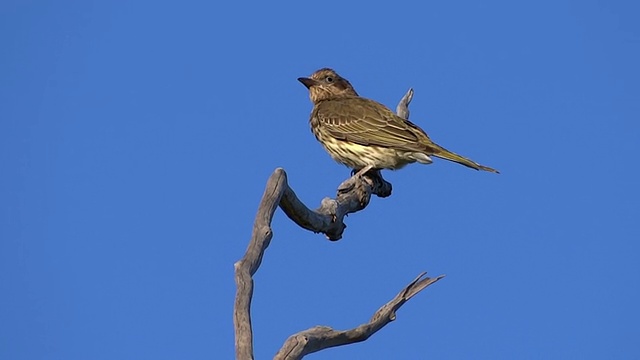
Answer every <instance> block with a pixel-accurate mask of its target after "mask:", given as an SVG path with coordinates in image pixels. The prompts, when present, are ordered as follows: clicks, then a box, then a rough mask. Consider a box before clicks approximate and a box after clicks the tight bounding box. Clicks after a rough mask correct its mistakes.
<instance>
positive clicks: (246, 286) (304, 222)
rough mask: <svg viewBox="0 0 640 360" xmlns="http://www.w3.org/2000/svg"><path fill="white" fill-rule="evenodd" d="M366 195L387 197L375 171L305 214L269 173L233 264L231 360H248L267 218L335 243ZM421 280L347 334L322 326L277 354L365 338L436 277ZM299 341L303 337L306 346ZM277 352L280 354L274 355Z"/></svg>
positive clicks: (403, 106) (404, 106) (403, 104)
mask: <svg viewBox="0 0 640 360" xmlns="http://www.w3.org/2000/svg"><path fill="white" fill-rule="evenodd" d="M412 97H413V90H412V89H409V91H408V92H407V94H405V96H404V97H403V98H402V100H400V103H399V104H398V107H397V112H398V114H399V115H400V116H402V117H404V118H407V117H408V116H409V108H408V106H409V103H410V102H411V99H412ZM372 194H374V195H376V196H379V197H387V196H389V195H391V184H390V183H388V182H387V181H385V180H384V179H383V178H382V175H381V174H380V172H379V171H377V170H375V169H374V170H372V169H368V168H365V169H362V170H361V171H359V172H358V173H356V174H354V175H353V176H351V177H350V178H349V179H347V180H345V181H344V182H343V183H342V184H340V186H338V191H337V195H336V198H335V199H331V198H324V199H323V200H322V202H321V204H320V207H319V208H318V209H316V210H310V209H309V208H308V207H307V206H305V205H304V204H303V203H302V202H301V201H300V200H299V199H298V197H297V196H296V194H295V192H294V191H293V190H292V189H291V188H290V187H289V185H288V183H287V174H286V173H285V171H284V170H283V169H281V168H278V169H276V170H275V171H274V172H273V174H271V176H270V177H269V180H268V181H267V186H266V188H265V191H264V194H263V195H262V200H261V201H260V205H259V207H258V212H257V214H256V218H255V221H254V225H253V232H252V234H251V240H250V242H249V245H248V247H247V251H246V253H245V254H244V256H243V257H242V259H240V260H239V261H238V262H236V263H235V264H234V267H235V280H236V286H237V290H236V298H235V303H234V313H233V323H234V329H235V338H236V344H235V347H236V358H237V359H242V360H245V359H253V330H252V327H251V299H252V297H253V275H254V274H255V273H256V271H257V270H258V267H260V263H261V262H262V257H263V255H264V252H265V250H266V249H267V247H268V246H269V243H270V241H271V238H272V236H273V232H272V230H271V220H272V219H273V214H274V212H275V211H276V208H277V207H278V206H280V208H281V209H282V210H283V211H284V213H285V214H286V215H287V216H288V217H289V218H290V219H291V220H293V221H294V222H295V223H296V224H298V225H299V226H300V227H302V228H304V229H307V230H311V231H314V232H316V233H323V234H325V236H326V237H327V238H328V239H329V240H332V241H335V240H339V239H340V238H341V237H342V234H343V232H344V229H345V228H346V225H345V224H344V222H343V219H344V217H345V216H346V215H347V214H350V213H354V212H357V211H360V210H362V209H364V208H365V207H366V206H367V205H368V204H369V200H370V199H371V195H372ZM423 276H424V273H423V274H420V276H419V277H418V278H416V280H414V282H412V283H411V284H409V285H408V286H407V287H406V288H405V289H404V290H403V291H402V292H401V293H400V294H398V296H396V298H394V299H393V300H391V301H390V302H389V303H387V304H386V305H384V306H383V307H382V308H380V310H378V312H376V315H374V318H373V319H372V320H371V321H370V322H369V323H368V324H364V325H361V326H359V327H357V328H355V329H352V330H348V331H335V330H333V329H331V328H327V327H316V328H313V329H309V330H306V331H303V332H301V333H298V334H296V335H293V336H292V337H291V338H289V340H287V342H286V343H285V345H284V346H283V348H282V349H281V350H280V352H278V354H279V355H278V356H282V357H281V358H283V359H285V358H286V359H299V358H301V357H302V356H304V355H305V354H309V353H311V352H315V351H319V350H321V349H324V348H327V347H332V346H339V345H344V344H349V343H353V342H357V341H363V340H366V338H368V337H369V336H371V335H372V334H373V333H375V332H376V331H378V330H379V329H380V328H382V327H383V326H384V325H386V324H387V323H389V322H390V321H391V320H393V319H394V318H395V311H396V310H397V309H398V308H399V307H400V306H402V304H404V302H406V301H407V300H409V299H410V298H411V297H412V296H413V295H415V294H416V293H418V292H419V291H421V290H422V289H424V288H425V287H427V286H428V285H430V284H432V283H434V282H435V281H437V280H439V279H440V278H441V277H437V278H435V279H430V278H422V277H423ZM319 329H320V330H319ZM292 339H293V340H292ZM303 339H307V340H306V342H305V340H303ZM281 353H282V355H280V354H281Z"/></svg>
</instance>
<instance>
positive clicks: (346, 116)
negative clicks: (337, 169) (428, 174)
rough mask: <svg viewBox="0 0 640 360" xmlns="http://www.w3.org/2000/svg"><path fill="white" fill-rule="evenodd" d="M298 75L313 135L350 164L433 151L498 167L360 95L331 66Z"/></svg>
mask: <svg viewBox="0 0 640 360" xmlns="http://www.w3.org/2000/svg"><path fill="white" fill-rule="evenodd" d="M298 81H300V82H301V83H302V84H304V86H306V87H307V88H308V89H309V97H310V98H311V102H313V105H314V107H313V111H312V112H311V120H310V121H309V122H310V123H311V131H312V132H313V134H314V135H315V136H316V139H318V141H320V143H321V144H322V146H323V147H324V148H325V150H327V152H328V153H329V155H331V157H332V158H333V159H334V160H336V161H337V162H339V163H341V164H344V165H346V166H348V167H350V168H352V169H354V170H359V169H363V168H365V167H369V166H371V167H372V168H374V169H394V170H395V169H400V168H401V167H403V166H405V165H407V164H410V163H414V162H419V163H421V164H431V163H432V160H431V156H436V157H439V158H442V159H446V160H449V161H454V162H457V163H459V164H462V165H464V166H468V167H470V168H472V169H476V170H484V171H490V172H494V173H497V172H498V171H497V170H495V169H492V168H490V167H487V166H483V165H480V164H478V163H476V162H474V161H472V160H470V159H467V158H465V157H463V156H460V155H458V154H455V153H453V152H451V151H449V150H447V149H445V148H443V147H441V146H440V145H438V144H436V143H434V142H433V141H431V139H430V138H429V136H428V135H427V133H426V132H424V130H422V129H421V128H419V127H418V126H417V125H415V124H413V123H412V122H410V121H409V120H406V119H403V118H401V117H400V116H398V115H396V114H395V113H394V112H393V111H391V110H389V108H387V107H386V106H384V105H382V104H380V103H378V102H376V101H373V100H369V99H366V98H363V97H360V96H359V95H358V93H357V92H356V91H355V89H354V88H353V86H351V83H349V81H348V80H347V79H345V78H343V77H341V76H340V75H338V73H336V72H335V71H333V70H332V69H328V68H324V69H320V70H318V71H316V72H314V73H313V74H312V75H311V77H308V78H305V77H301V78H298Z"/></svg>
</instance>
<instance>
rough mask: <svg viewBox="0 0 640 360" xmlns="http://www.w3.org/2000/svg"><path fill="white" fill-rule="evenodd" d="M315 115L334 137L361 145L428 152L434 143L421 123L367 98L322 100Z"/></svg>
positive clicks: (324, 129)
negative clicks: (400, 115)
mask: <svg viewBox="0 0 640 360" xmlns="http://www.w3.org/2000/svg"><path fill="white" fill-rule="evenodd" d="M315 118H316V119H317V121H318V122H319V125H320V126H321V127H322V130H323V131H326V132H327V133H328V134H329V135H331V136H332V137H334V138H336V139H338V140H344V141H349V142H353V143H356V144H360V145H374V146H382V147H390V148H395V149H401V150H407V151H421V152H422V151H425V150H427V151H428V148H429V147H430V146H429V144H430V143H431V140H430V139H429V137H428V136H427V134H426V133H425V132H424V131H422V129H420V128H419V127H418V126H416V125H414V124H413V123H411V122H409V121H408V120H405V119H403V118H401V117H399V116H397V115H396V114H394V113H393V112H392V111H391V110H389V109H388V108H387V107H385V106H384V105H382V104H380V103H378V102H375V101H373V100H369V99H365V98H360V97H358V98H346V99H336V100H330V101H326V102H321V103H320V104H318V106H317V107H316V111H315Z"/></svg>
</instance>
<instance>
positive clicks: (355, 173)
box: [338, 165, 373, 194]
mask: <svg viewBox="0 0 640 360" xmlns="http://www.w3.org/2000/svg"><path fill="white" fill-rule="evenodd" d="M371 169H373V166H372V165H368V166H365V167H364V168H362V169H353V170H351V177H350V178H349V179H347V180H346V181H344V182H343V183H342V184H340V186H339V187H338V193H343V194H344V193H348V192H349V191H351V190H353V188H354V187H355V186H356V181H357V180H356V179H360V178H362V176H364V175H368V174H367V173H368V172H369V171H370V170H371Z"/></svg>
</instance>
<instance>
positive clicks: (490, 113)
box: [0, 0, 640, 360]
mask: <svg viewBox="0 0 640 360" xmlns="http://www.w3.org/2000/svg"><path fill="white" fill-rule="evenodd" d="M639 10H640V6H639V5H638V3H637V2H632V1H607V2H605V1H589V0H587V1H580V2H578V1H562V0H561V1H536V2H528V3H523V2H518V3H516V2H512V1H482V2H478V1H464V0H463V1H458V2H446V1H444V2H443V1H430V2H418V1H414V2H410V1H401V2H375V1H373V2H367V3H366V4H365V3H361V4H348V3H344V2H339V1H324V2H306V1H291V2H281V3H273V2H214V1H199V2H198V1H184V2H180V3H177V2H176V3H167V2H157V1H130V2H126V3H125V2H97V1H58V2H35V1H12V0H10V1H4V2H3V3H2V4H1V5H0V45H1V46H2V49H3V51H2V54H3V55H2V56H1V57H0V79H1V81H0V166H1V169H2V176H0V294H1V295H0V358H2V359H65V360H69V359H145V358H153V359H212V358H216V359H218V358H219V359H229V358H233V324H232V305H233V297H234V295H235V285H234V281H233V263H234V262H235V261H236V260H238V259H239V258H240V257H241V256H242V254H243V252H244V250H245V248H246V245H247V243H248V240H249V237H250V233H251V226H252V222H253V217H254V215H255V211H256V209H257V206H258V202H259V199H260V196H261V195H262V191H263V189H264V185H265V182H266V180H267V178H268V177H269V175H270V174H271V173H272V171H273V170H274V169H275V168H276V167H284V168H285V169H286V171H287V173H288V176H289V181H290V184H291V186H292V187H293V188H294V190H295V191H296V192H297V194H298V196H299V197H300V198H301V199H302V200H303V201H304V202H306V203H307V204H308V205H309V206H311V207H315V206H317V205H318V204H319V202H320V199H322V198H323V197H325V196H331V195H333V194H334V192H335V189H336V187H337V185H338V184H339V183H340V182H341V181H342V180H344V179H345V178H346V177H347V176H348V174H349V170H348V169H346V168H344V167H343V166H341V165H338V164H336V163H334V162H333V161H332V160H331V159H330V158H329V156H328V155H327V154H326V153H325V152H324V151H323V150H322V148H321V147H320V145H319V144H318V143H317V142H316V140H315V139H314V138H313V136H312V134H311V133H310V131H309V128H308V116H309V112H310V110H311V104H310V102H309V100H308V97H307V92H306V89H305V88H304V87H303V86H302V85H301V84H300V83H298V82H297V81H296V78H298V77H300V76H306V75H309V74H310V73H312V72H313V71H314V70H316V69H318V68H321V67H326V66H329V67H333V68H335V69H336V70H337V71H338V72H339V73H340V74H342V75H343V76H345V77H346V78H348V79H349V80H350V81H351V82H352V84H354V86H355V87H356V89H357V90H358V92H359V93H360V94H361V95H363V96H366V97H369V98H373V99H376V100H378V101H380V102H382V103H384V104H387V105H388V106H390V107H392V108H394V107H395V105H396V104H397V102H398V100H399V99H400V97H401V96H402V95H403V94H404V92H405V91H406V90H407V89H408V88H409V87H413V88H414V89H415V92H416V93H415V98H414V101H413V103H412V106H411V110H412V113H411V119H412V120H413V121H414V122H415V123H417V124H418V125H420V126H421V127H423V128H424V129H425V130H427V132H428V133H429V134H430V136H431V137H432V138H433V139H434V140H435V141H436V142H438V143H440V144H441V145H443V146H445V147H447V148H449V149H451V150H453V151H456V152H458V153H461V154H464V155H467V156H469V157H471V158H473V159H474V160H476V161H478V162H480V163H483V164H486V165H489V166H493V167H496V168H498V169H500V170H501V172H502V174H500V175H494V174H489V173H480V172H475V171H472V170H469V169H467V168H464V167H462V166H459V165H457V164H453V163H448V162H446V161H436V162H435V163H434V164H432V165H429V166H421V165H412V166H409V167H407V168H405V169H402V170H401V171H397V172H389V171H388V172H386V173H385V177H386V178H387V179H388V180H389V181H391V182H392V183H393V185H394V193H393V195H392V196H391V197H389V198H386V199H377V198H375V199H373V201H372V202H371V204H370V205H369V207H368V208H367V209H366V210H365V211H364V212H361V213H357V214H355V215H352V216H350V217H349V218H348V219H347V224H348V226H349V227H348V229H347V231H346V233H345V236H344V238H343V239H342V240H341V241H339V242H336V243H331V242H328V241H326V240H324V238H323V236H321V235H317V234H313V233H310V232H307V231H304V230H302V229H300V228H298V227H296V226H295V225H294V224H293V223H292V222H290V221H289V220H288V219H287V218H286V216H284V214H283V213H282V212H281V211H278V212H276V215H275V219H274V222H273V230H274V234H275V236H274V239H273V241H272V243H271V246H270V247H269V249H268V250H267V252H266V255H265V259H264V261H263V264H262V267H261V268H260V270H259V272H258V273H257V274H256V276H255V281H256V288H255V294H254V299H253V325H254V331H255V352H256V358H258V359H265V358H270V357H272V356H273V354H275V352H276V351H277V349H278V348H279V347H280V346H281V345H282V343H283V342H284V340H285V339H286V338H287V337H288V336H289V335H291V334H292V333H295V332H297V331H300V330H303V329H306V328H309V327H311V326H314V325H329V326H333V327H335V328H338V329H346V328H350V327H353V326H356V325H358V324H360V323H363V322H365V321H367V320H368V319H369V318H370V316H371V315H372V314H373V312H374V311H375V310H376V309H377V308H378V307H379V306H380V305H382V304H383V303H385V302H386V301H388V300H389V299H391V298H392V297H393V296H394V295H395V294H396V293H397V292H398V291H399V290H400V289H401V288H402V287H403V286H405V285H406V284H407V283H408V282H409V281H411V280H412V279H413V278H414V277H415V276H416V275H417V274H418V273H420V272H422V271H428V272H429V274H431V275H438V274H447V277H446V278H445V279H444V280H442V281H441V282H439V283H437V284H435V285H434V286H432V287H430V288H428V289H427V290H425V291H424V292H423V293H421V294H419V295H418V296H416V297H415V298H413V299H412V300H411V301H410V302H408V303H407V304H405V306H404V307H403V308H402V309H401V310H400V311H399V313H398V318H397V321H395V322H393V323H391V324H389V325H388V326H387V327H386V328H384V329H383V330H382V331H380V332H379V333H377V334H376V335H374V336H373V337H372V338H370V339H369V340H368V341H366V342H364V343H360V344H355V345H350V346H346V347H340V348H334V349H330V350H326V351H323V352H320V353H317V354H314V355H311V356H309V358H310V359H353V358H366V359H390V358H394V359H421V358H425V359H427V358H434V359H469V358H476V359H477V358H486V359H514V358H518V359H526V358H531V359H534V358H547V359H567V358H576V359H577V358H579V359H603V358H619V359H623V358H628V359H629V358H638V357H640V345H639V343H638V338H639V337H640V330H639V328H638V323H640V310H639V308H638V305H637V304H640V288H639V285H638V276H639V275H640V263H639V261H638V257H639V254H640V244H639V243H640V241H639V240H640V216H639V215H640V211H639V206H640V193H639V191H638V185H637V184H638V177H639V175H640V174H639V171H638V166H637V157H638V153H639V152H640V125H639V121H638V120H639V119H640V101H639V100H640V85H639V84H640V67H639V66H638V64H640V25H639V24H638V21H637V14H638V13H639Z"/></svg>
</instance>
